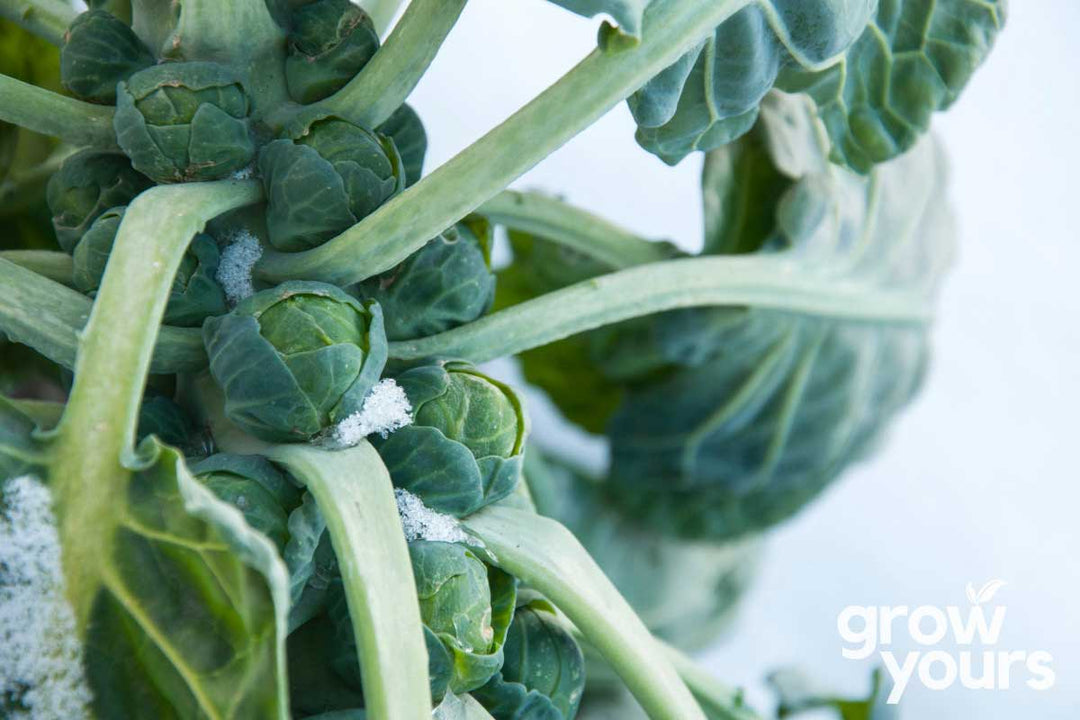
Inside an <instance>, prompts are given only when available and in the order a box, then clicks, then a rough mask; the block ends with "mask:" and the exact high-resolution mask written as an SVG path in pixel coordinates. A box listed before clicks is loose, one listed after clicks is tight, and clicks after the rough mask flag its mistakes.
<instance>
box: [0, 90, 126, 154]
mask: <svg viewBox="0 0 1080 720" xmlns="http://www.w3.org/2000/svg"><path fill="white" fill-rule="evenodd" d="M0 97H2V98H4V101H3V102H2V103H0V120H3V121H4V122H9V123H13V124H15V125H21V126H23V127H25V128H27V129H29V130H33V131H34V132H39V133H41V134H43V135H52V136H53V137H58V138H60V139H61V140H64V141H66V142H69V143H72V144H73V145H92V146H94V147H99V148H114V147H116V133H115V132H113V127H112V122H113V115H114V111H113V108H111V107H105V106H102V105H93V104H91V103H88V102H83V101H82V100H76V99H75V98H70V97H64V96H63V95H59V94H57V93H54V92H50V91H49V90H43V89H42V88H39V87H35V86H34V85H31V84H29V83H24V82H23V81H21V80H16V79H15V78H12V77H8V76H7V75H0Z"/></svg>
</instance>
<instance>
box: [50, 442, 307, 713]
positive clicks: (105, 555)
mask: <svg viewBox="0 0 1080 720" xmlns="http://www.w3.org/2000/svg"><path fill="white" fill-rule="evenodd" d="M138 462H139V466H138V469H137V470H135V471H133V472H131V473H130V476H129V477H128V478H127V479H126V482H122V483H120V486H121V487H122V492H121V493H120V494H119V495H116V496H114V497H113V498H112V500H113V505H112V512H111V514H110V515H109V516H108V517H101V518H98V522H97V524H96V525H94V526H91V527H85V526H80V527H77V528H73V527H70V526H68V525H66V524H64V523H63V522H62V523H61V538H62V540H63V544H64V546H65V547H67V546H68V545H69V544H73V543H93V544H94V546H95V547H97V548H99V553H100V558H99V567H98V571H97V573H96V574H95V575H96V577H95V582H93V583H92V584H85V583H84V584H82V585H81V586H80V587H79V590H80V595H79V596H78V597H76V598H75V599H74V600H75V603H76V606H81V605H85V606H86V607H87V608H88V617H87V621H86V627H87V630H86V637H85V640H84V643H85V648H86V649H85V657H86V667H87V673H88V680H89V682H90V685H91V689H92V690H93V693H94V698H95V701H94V712H95V715H96V716H97V717H99V718H102V719H105V718H144V717H145V718H182V717H192V716H197V715H200V716H206V717H216V718H241V717H252V716H259V717H279V718H285V717H287V711H288V694H287V687H286V680H285V632H286V631H285V622H286V613H287V612H288V602H289V599H288V584H287V582H288V581H287V575H286V570H285V566H284V564H283V563H282V562H281V559H280V558H279V557H278V554H277V552H276V550H275V549H274V547H273V545H272V544H271V543H270V541H269V540H267V539H266V538H265V537H264V536H263V535H262V534H261V533H258V532H256V531H254V530H252V528H251V527H250V526H248V524H247V523H246V522H245V521H244V519H243V517H242V516H241V514H240V512H239V511H237V510H236V509H235V508H233V507H232V506H230V505H228V504H226V503H224V502H221V501H219V500H217V499H216V498H215V497H214V495H213V494H212V493H211V492H210V491H209V490H207V489H205V488H204V487H203V486H202V485H201V484H200V483H199V482H197V481H196V480H195V479H194V478H193V477H192V476H191V474H190V473H189V472H188V470H187V468H186V467H185V466H184V462H183V457H182V456H181V455H180V454H179V453H178V452H177V451H175V450H173V449H171V448H168V447H166V446H163V445H159V444H157V443H156V442H154V441H152V440H148V441H146V442H145V443H143V444H142V445H141V446H140V452H139V461H138ZM64 502H65V498H64V497H63V496H61V497H59V498H58V503H59V511H60V517H61V519H63V517H64V512H65V506H64ZM119 658H122V659H123V661H122V662H118V661H117V660H118V659H119Z"/></svg>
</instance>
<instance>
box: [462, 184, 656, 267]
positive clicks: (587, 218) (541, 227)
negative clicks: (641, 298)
mask: <svg viewBox="0 0 1080 720" xmlns="http://www.w3.org/2000/svg"><path fill="white" fill-rule="evenodd" d="M477 212H478V213H479V214H480V215H483V216H485V217H487V218H488V219H489V220H491V222H493V223H495V224H498V225H503V226H505V227H506V228H508V229H510V230H520V231H521V232H526V233H531V234H533V235H537V236H539V237H542V238H545V239H547V240H551V241H552V242H556V243H559V244H560V245H564V246H566V247H568V248H571V249H573V250H576V251H577V252H580V253H583V254H585V255H588V256H589V257H592V258H594V259H596V260H599V261H600V262H602V263H604V264H605V265H607V266H609V267H611V268H613V269H616V270H621V269H623V268H628V267H633V266H635V265H644V264H646V263H651V262H658V261H660V260H667V259H668V254H667V253H666V252H665V251H664V246H663V245H661V244H660V243H657V242H653V241H651V240H648V239H646V238H643V237H641V236H640V235H635V234H634V233H632V232H630V231H628V230H624V229H623V228H621V227H619V226H618V225H616V224H614V223H612V222H609V221H607V220H605V219H603V218H600V217H597V216H596V215H593V214H592V213H589V212H586V211H584V210H581V209H579V208H576V207H574V206H573V205H570V204H568V203H566V202H563V201H562V200H559V199H558V198H554V197H550V196H548V195H544V194H543V193H538V192H518V191H515V190H504V191H503V192H501V193H499V194H498V195H496V196H495V197H493V198H491V199H490V200H488V201H487V202H486V203H484V204H483V205H481V206H480V208H479V209H478V210H477Z"/></svg>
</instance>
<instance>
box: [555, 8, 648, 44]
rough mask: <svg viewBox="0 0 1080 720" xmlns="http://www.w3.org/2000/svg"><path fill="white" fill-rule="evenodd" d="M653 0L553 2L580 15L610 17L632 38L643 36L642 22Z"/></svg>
mask: <svg viewBox="0 0 1080 720" xmlns="http://www.w3.org/2000/svg"><path fill="white" fill-rule="evenodd" d="M651 1H652V0H551V2H553V3H555V4H556V5H561V6H562V7H564V8H566V9H567V10H570V11H572V12H576V13H577V14H578V15H584V16H585V17H593V16H594V15H600V14H604V15H608V16H610V17H611V18H612V19H613V20H614V21H615V23H616V24H617V25H618V26H619V29H620V30H622V32H623V33H625V34H627V35H630V36H631V37H634V38H638V37H640V36H641V21H642V16H643V15H644V14H645V9H646V8H647V7H648V6H649V3H650V2H651Z"/></svg>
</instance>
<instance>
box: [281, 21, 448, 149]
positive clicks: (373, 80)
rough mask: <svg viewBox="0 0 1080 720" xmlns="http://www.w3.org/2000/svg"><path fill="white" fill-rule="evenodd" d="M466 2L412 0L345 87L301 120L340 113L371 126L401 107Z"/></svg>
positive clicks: (376, 124)
mask: <svg viewBox="0 0 1080 720" xmlns="http://www.w3.org/2000/svg"><path fill="white" fill-rule="evenodd" d="M465 3H466V0H413V1H412V3H411V4H410V5H409V8H408V10H406V11H405V14H404V15H402V17H401V20H400V21H399V22H398V24H397V26H396V27H395V28H394V31H393V32H392V33H390V37H388V38H387V39H386V43H385V44H384V45H383V46H382V47H381V48H379V51H378V52H377V53H375V57H373V58H371V62H369V63H368V64H367V65H365V66H364V69H363V70H361V71H360V73H359V74H358V75H357V76H356V77H354V78H353V79H352V80H350V81H349V84H348V85H346V86H345V87H343V88H341V90H338V91H337V92H336V93H334V94H333V95H331V96H330V97H328V98H326V99H325V100H323V101H321V102H318V103H315V104H314V105H311V106H310V107H309V108H307V109H305V111H304V112H302V113H301V117H305V116H308V115H309V113H310V114H312V115H327V114H334V115H340V116H342V117H344V118H347V119H349V120H352V121H353V122H355V123H356V124H358V125H363V126H364V127H369V128H374V127H378V126H379V125H382V124H383V123H384V122H386V119H387V118H389V117H390V115H391V114H392V113H393V112H394V111H395V110H397V109H398V107H400V106H401V104H402V103H403V102H405V99H406V98H407V97H409V94H410V93H411V92H412V91H413V88H415V87H416V84H417V83H418V82H420V78H421V77H422V76H423V74H424V73H425V72H426V71H427V69H428V66H430V65H431V61H432V60H434V59H435V55H436V53H438V52H439V48H440V47H442V44H443V41H444V40H445V39H446V36H447V35H449V34H450V30H451V29H452V28H453V27H454V24H455V23H456V22H457V20H458V17H459V16H460V15H461V11H462V10H464V9H465Z"/></svg>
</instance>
